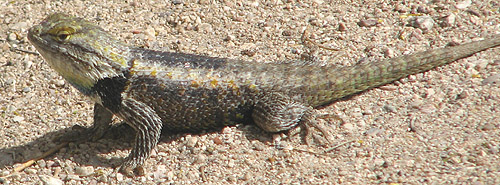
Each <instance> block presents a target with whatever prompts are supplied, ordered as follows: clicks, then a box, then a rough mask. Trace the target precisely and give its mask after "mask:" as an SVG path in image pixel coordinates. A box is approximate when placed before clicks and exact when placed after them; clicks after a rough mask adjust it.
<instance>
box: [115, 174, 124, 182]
mask: <svg viewBox="0 0 500 185" xmlns="http://www.w3.org/2000/svg"><path fill="white" fill-rule="evenodd" d="M116 180H118V181H123V174H121V173H116Z"/></svg>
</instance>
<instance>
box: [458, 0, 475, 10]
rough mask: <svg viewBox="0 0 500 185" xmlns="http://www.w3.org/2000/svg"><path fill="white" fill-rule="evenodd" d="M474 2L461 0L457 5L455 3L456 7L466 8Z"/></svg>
mask: <svg viewBox="0 0 500 185" xmlns="http://www.w3.org/2000/svg"><path fill="white" fill-rule="evenodd" d="M471 4H472V1H471V0H465V1H461V2H459V3H457V5H455V7H456V8H457V9H460V10H465V9H466V8H467V7H469V6H470V5H471Z"/></svg>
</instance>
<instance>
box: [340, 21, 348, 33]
mask: <svg viewBox="0 0 500 185" xmlns="http://www.w3.org/2000/svg"><path fill="white" fill-rule="evenodd" d="M338 30H339V31H341V32H345V31H347V27H346V26H345V24H344V23H339V28H338Z"/></svg>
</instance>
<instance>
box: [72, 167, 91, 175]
mask: <svg viewBox="0 0 500 185" xmlns="http://www.w3.org/2000/svg"><path fill="white" fill-rule="evenodd" d="M93 173H94V168H93V167H92V166H87V167H80V166H77V167H75V175H79V176H89V175H91V174H93Z"/></svg>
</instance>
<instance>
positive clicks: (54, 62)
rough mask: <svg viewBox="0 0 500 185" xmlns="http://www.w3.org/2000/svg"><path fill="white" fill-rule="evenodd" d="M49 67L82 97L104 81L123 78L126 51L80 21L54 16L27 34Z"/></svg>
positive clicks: (60, 15)
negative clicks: (105, 79) (79, 92)
mask: <svg viewBox="0 0 500 185" xmlns="http://www.w3.org/2000/svg"><path fill="white" fill-rule="evenodd" d="M28 39H29V40H30V42H31V43H32V44H33V45H34V46H35V48H36V49H37V50H38V52H39V53H40V54H41V55H42V57H43V58H44V59H45V61H47V63H49V65H50V66H51V67H52V68H53V69H54V70H56V71H57V72H58V73H59V74H60V75H61V76H62V77H63V78H65V79H66V80H67V81H68V82H69V83H71V84H72V85H73V86H75V87H76V88H77V89H78V90H80V91H82V92H83V93H85V94H88V93H90V92H89V91H90V90H91V89H92V87H93V86H94V85H95V83H96V82H97V81H98V80H100V79H104V78H110V77H115V76H120V75H123V73H124V72H125V71H126V70H127V66H128V65H127V61H129V60H130V59H129V58H128V51H129V48H128V47H127V46H126V45H124V44H123V43H121V42H120V41H118V40H116V39H114V38H112V37H111V36H110V35H109V34H108V33H107V32H106V31H104V30H103V29H102V28H100V27H99V26H96V25H94V24H93V23H91V22H88V21H86V20H84V19H81V18H76V17H72V16H69V15H65V14H61V13H55V14H52V15H50V16H48V17H47V18H46V19H45V20H43V21H42V22H41V23H40V24H38V25H35V26H33V27H32V28H31V29H30V30H29V32H28Z"/></svg>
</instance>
